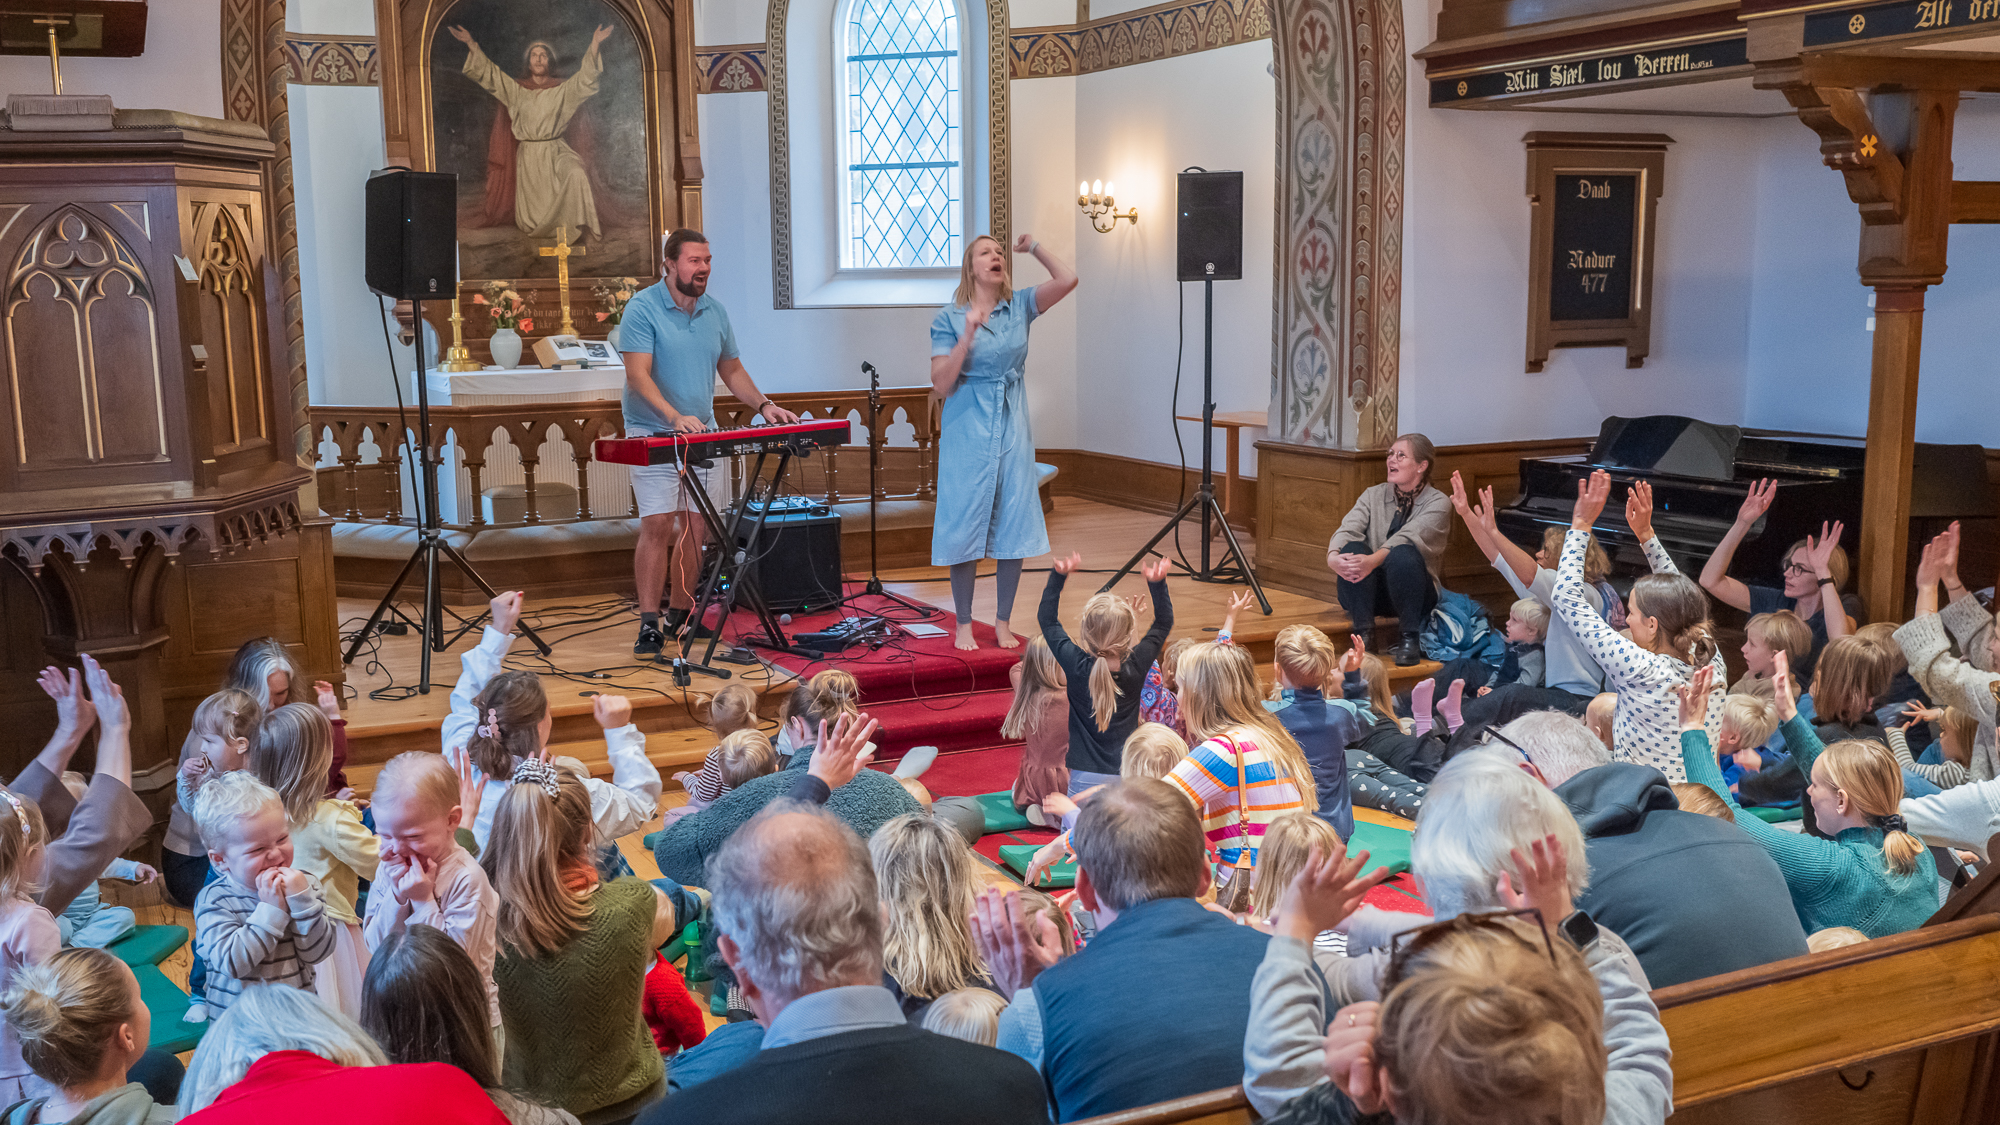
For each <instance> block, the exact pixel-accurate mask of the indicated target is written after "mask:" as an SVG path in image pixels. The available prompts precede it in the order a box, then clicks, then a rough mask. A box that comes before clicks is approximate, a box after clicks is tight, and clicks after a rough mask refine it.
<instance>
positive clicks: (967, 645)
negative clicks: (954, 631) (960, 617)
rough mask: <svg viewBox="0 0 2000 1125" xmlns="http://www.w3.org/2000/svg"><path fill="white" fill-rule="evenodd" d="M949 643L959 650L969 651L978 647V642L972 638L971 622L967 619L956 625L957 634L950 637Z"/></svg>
mask: <svg viewBox="0 0 2000 1125" xmlns="http://www.w3.org/2000/svg"><path fill="white" fill-rule="evenodd" d="M951 643H952V646H953V647H954V648H957V649H958V650H959V651H960V652H971V651H972V650H973V649H976V648H978V647H979V642H978V641H977V640H975V639H973V636H972V622H970V621H968V622H966V623H965V624H963V625H960V626H959V627H958V636H956V637H954V638H952V642H951Z"/></svg>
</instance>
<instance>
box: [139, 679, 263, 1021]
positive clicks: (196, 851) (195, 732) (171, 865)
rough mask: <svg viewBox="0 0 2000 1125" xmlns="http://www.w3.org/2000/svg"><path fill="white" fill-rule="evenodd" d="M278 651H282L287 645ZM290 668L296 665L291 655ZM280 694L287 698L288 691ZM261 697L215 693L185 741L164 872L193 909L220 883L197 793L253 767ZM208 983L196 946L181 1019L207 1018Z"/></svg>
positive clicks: (170, 889) (163, 851)
mask: <svg viewBox="0 0 2000 1125" xmlns="http://www.w3.org/2000/svg"><path fill="white" fill-rule="evenodd" d="M278 651H279V654H280V655H282V653H283V648H282V646H280V648H279V650H278ZM285 667H287V668H289V667H291V664H290V661H289V659H287V661H286V664H285ZM274 675H277V674H274V673H267V674H266V675H265V678H264V680H263V681H262V682H263V683H264V684H265V693H266V694H269V692H270V683H271V680H272V679H273V677H274ZM282 677H283V679H284V682H285V683H286V684H287V685H289V684H290V682H291V676H290V673H289V672H285V673H282ZM278 694H279V696H280V698H282V697H283V694H284V693H283V692H282V691H281V692H279V693H278ZM258 699H259V697H258V696H257V695H256V694H253V693H251V692H249V691H245V690H244V689H242V688H233V687H226V688H223V689H222V690H221V691H218V692H216V693H214V694H213V695H210V696H209V697H208V698H206V699H204V700H202V701H201V704H200V706H198V707H196V708H195V710H194V723H193V725H192V726H191V727H190V729H189V730H188V737H187V740H186V741H185V742H183V743H182V744H181V763H180V770H179V772H178V773H176V775H175V777H174V804H173V808H172V810H171V811H170V812H169V813H168V814H167V838H166V842H165V843H164V844H162V845H161V847H160V875H161V878H162V879H163V880H164V881H165V882H166V885H167V893H168V894H169V895H171V896H173V899H174V901H175V902H178V903H181V904H182V905H184V906H187V907H188V908H190V909H192V908H193V907H194V900H195V897H196V896H197V895H199V894H201V889H202V888H203V887H205V886H207V885H208V884H210V883H212V882H214V881H215V869H214V868H213V867H211V866H209V862H208V849H206V848H204V847H202V846H201V833H200V832H199V831H198V830H197V829H196V828H195V824H194V816H193V815H192V814H191V812H190V810H192V809H193V808H194V797H195V793H196V792H197V791H198V790H199V789H200V788H201V786H202V783H203V782H206V781H207V780H209V779H210V778H213V777H217V776H220V775H222V774H225V773H229V772H232V771H234V770H240V769H245V768H247V767H248V765H249V762H250V742H251V740H252V739H254V738H256V737H257V728H258V727H260V726H262V725H263V724H264V705H263V704H262V703H260V702H259V701H258ZM207 981H208V962H206V961H204V960H202V957H201V951H200V950H199V949H197V950H195V952H194V962H193V964H192V965H191V966H190V967H189V969H188V1007H187V1012H186V1013H185V1014H183V1015H182V1016H181V1019H182V1020H184V1021H186V1022H188V1023H201V1022H203V1021H205V1020H207V1019H208V1005H207V1004H206V1003H205V1002H204V999H203V997H204V991H203V986H204V985H205V984H206V983H207Z"/></svg>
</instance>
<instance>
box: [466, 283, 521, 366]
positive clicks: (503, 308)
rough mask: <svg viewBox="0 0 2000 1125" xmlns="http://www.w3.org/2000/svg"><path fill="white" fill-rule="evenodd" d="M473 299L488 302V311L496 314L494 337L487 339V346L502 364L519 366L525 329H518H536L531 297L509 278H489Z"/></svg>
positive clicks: (495, 358) (482, 302) (495, 360)
mask: <svg viewBox="0 0 2000 1125" xmlns="http://www.w3.org/2000/svg"><path fill="white" fill-rule="evenodd" d="M472 303H473V304H475V305H485V306H486V314H487V315H488V316H490V317H492V318H493V337H492V339H490V340H488V341H487V346H489V347H490V348H492V349H493V362H494V363H496V364H499V365H500V366H501V367H507V368H513V367H519V366H520V365H521V333H520V332H517V331H515V330H516V329H522V330H525V331H528V332H533V331H534V330H535V319H534V310H533V309H531V308H529V307H528V299H527V298H526V297H523V296H521V292H520V290H518V289H516V288H514V287H513V286H512V285H510V284H508V283H507V282H504V281H489V282H487V283H486V285H485V287H484V288H483V289H481V291H480V292H478V293H475V294H473V296H472Z"/></svg>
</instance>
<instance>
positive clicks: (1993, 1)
mask: <svg viewBox="0 0 2000 1125" xmlns="http://www.w3.org/2000/svg"><path fill="white" fill-rule="evenodd" d="M1965 18H1966V21H1967V22H1968V23H1973V22H1979V21H1983V20H2000V0H1972V3H1970V4H1968V5H1966V9H1965Z"/></svg>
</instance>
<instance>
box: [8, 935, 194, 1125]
mask: <svg viewBox="0 0 2000 1125" xmlns="http://www.w3.org/2000/svg"><path fill="white" fill-rule="evenodd" d="M0 1012H4V1013H5V1015H6V1019H7V1026H9V1027H11V1028H13V1029H14V1033H15V1034H16V1035H18V1036H19V1037H20V1040H21V1057H22V1059H23V1060H25V1061H26V1062H27V1064H28V1066H29V1067H30V1068H32V1069H33V1070H34V1072H35V1075H36V1076H37V1077H39V1078H41V1079H42V1080H43V1081H44V1082H46V1083H47V1084H48V1085H49V1086H50V1087H52V1088H53V1089H54V1091H55V1092H54V1093H53V1094H49V1095H47V1096H45V1097H38V1098H30V1099H29V1100H27V1101H24V1102H17V1103H15V1104H14V1105H13V1106H11V1107H8V1108H7V1110H6V1112H5V1114H4V1116H0V1121H4V1122H5V1125H39V1123H40V1122H45V1121H58V1122H75V1123H76V1125H167V1122H170V1121H172V1120H173V1119H174V1117H175V1114H174V1111H173V1109H172V1108H171V1107H169V1106H163V1105H160V1104H158V1103H156V1102H154V1101H153V1097H152V1095H151V1094H148V1093H147V1092H146V1088H145V1087H144V1086H142V1085H140V1084H139V1083H137V1082H132V1081H128V1080H127V1079H126V1074H125V1072H126V1071H128V1070H130V1069H132V1066H133V1064H135V1063H137V1062H138V1061H139V1059H140V1058H141V1057H143V1056H144V1055H145V1053H146V1044H147V1041H148V1040H149V1039H150V1037H151V1035H152V1028H153V1020H152V1015H151V1013H149V1012H148V1011H147V1010H146V1001H145V998H144V997H142V996H141V995H140V994H139V979H138V978H137V977H135V976H133V975H132V970H131V969H129V968H126V966H125V963H124V962H123V961H120V960H119V959H118V958H116V957H113V956H112V955H111V954H109V953H106V952H104V951H103V950H102V949H65V950H63V951H62V952H60V953H58V954H56V955H55V956H54V957H51V958H49V960H48V961H47V962H46V963H44V964H40V965H35V966H32V967H30V968H26V969H23V970H21V971H20V972H19V973H16V974H15V975H14V980H13V983H12V984H11V985H10V986H9V987H8V989H7V992H6V995H5V996H4V997H0Z"/></svg>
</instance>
